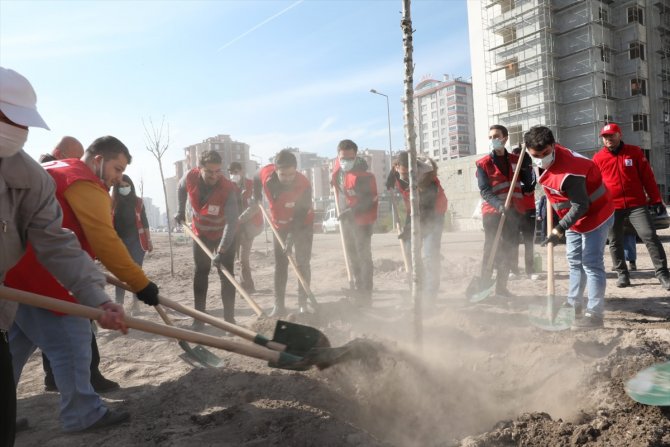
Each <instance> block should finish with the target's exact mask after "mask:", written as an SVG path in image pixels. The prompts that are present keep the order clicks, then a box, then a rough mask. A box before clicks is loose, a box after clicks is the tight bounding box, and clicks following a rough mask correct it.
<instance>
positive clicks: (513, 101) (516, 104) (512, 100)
mask: <svg viewBox="0 0 670 447" xmlns="http://www.w3.org/2000/svg"><path fill="white" fill-rule="evenodd" d="M520 108H521V93H519V92H516V93H512V94H510V95H507V110H509V111H512V110H519V109H520Z"/></svg>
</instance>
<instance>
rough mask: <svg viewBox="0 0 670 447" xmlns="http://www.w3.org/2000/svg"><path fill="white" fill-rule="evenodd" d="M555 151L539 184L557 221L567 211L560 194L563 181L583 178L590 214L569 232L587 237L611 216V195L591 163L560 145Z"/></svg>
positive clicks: (568, 203)
mask: <svg viewBox="0 0 670 447" xmlns="http://www.w3.org/2000/svg"><path fill="white" fill-rule="evenodd" d="M554 151H555V153H556V156H555V159H554V163H553V164H552V165H551V166H549V169H547V170H545V171H544V172H543V173H542V175H541V176H540V178H539V179H538V180H539V182H540V184H541V185H542V187H543V188H544V192H545V194H546V195H547V199H548V200H549V202H550V203H551V206H552V208H553V209H554V210H555V211H556V214H558V217H559V218H563V216H565V215H566V214H567V213H568V211H569V210H570V200H569V199H568V197H567V196H566V195H564V192H563V190H562V186H563V182H564V181H565V178H566V177H567V176H569V175H576V176H579V177H584V178H586V192H587V193H588V195H589V199H590V201H591V203H590V205H589V210H588V211H587V212H586V214H585V215H583V216H582V217H581V218H580V219H579V220H578V221H577V222H576V223H575V224H574V225H573V226H572V227H571V228H570V229H571V230H574V231H576V232H578V233H588V232H589V231H591V230H594V229H596V228H598V227H599V226H600V225H602V223H603V222H605V221H606V220H607V219H609V217H610V216H611V215H612V214H614V205H613V204H612V198H611V196H610V193H609V191H608V190H607V187H606V186H605V183H603V180H602V177H601V175H600V170H599V169H598V167H597V166H596V164H595V163H593V161H591V160H589V159H588V158H586V157H584V156H582V155H579V154H578V153H576V152H573V151H571V150H570V149H567V148H565V147H563V146H561V145H559V144H556V145H555V149H554Z"/></svg>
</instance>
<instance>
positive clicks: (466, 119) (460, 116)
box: [456, 115, 468, 124]
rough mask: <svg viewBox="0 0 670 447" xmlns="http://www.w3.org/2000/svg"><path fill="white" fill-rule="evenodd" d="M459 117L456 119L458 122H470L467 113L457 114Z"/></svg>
mask: <svg viewBox="0 0 670 447" xmlns="http://www.w3.org/2000/svg"><path fill="white" fill-rule="evenodd" d="M457 116H458V119H457V120H456V122H457V123H461V124H468V116H467V115H457Z"/></svg>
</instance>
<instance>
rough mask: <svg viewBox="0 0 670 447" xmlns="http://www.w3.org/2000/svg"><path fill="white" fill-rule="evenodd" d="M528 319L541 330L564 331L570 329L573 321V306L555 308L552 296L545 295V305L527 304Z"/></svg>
mask: <svg viewBox="0 0 670 447" xmlns="http://www.w3.org/2000/svg"><path fill="white" fill-rule="evenodd" d="M528 319H529V321H530V323H531V324H532V325H533V326H535V327H538V328H540V329H542V330H545V331H564V330H566V329H570V328H571V327H572V323H574V322H575V308H574V307H563V306H561V307H559V308H556V307H555V306H554V299H553V297H547V305H546V306H539V305H531V306H528Z"/></svg>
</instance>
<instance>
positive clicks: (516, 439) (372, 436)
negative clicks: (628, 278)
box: [16, 230, 670, 447]
mask: <svg viewBox="0 0 670 447" xmlns="http://www.w3.org/2000/svg"><path fill="white" fill-rule="evenodd" d="M668 234H670V233H669V232H668V231H667V230H665V231H663V232H662V235H663V236H664V239H667V237H668ZM154 240H155V244H156V246H157V249H156V251H155V252H154V253H152V254H150V255H149V256H148V257H147V259H146V260H145V270H146V271H147V272H148V274H149V276H150V277H151V278H152V279H154V280H155V281H156V282H157V283H158V284H159V285H160V286H161V288H162V293H163V295H165V296H166V297H169V298H171V299H173V300H177V301H179V302H181V303H182V304H185V305H192V285H191V275H192V269H193V260H192V255H191V246H190V243H189V241H187V240H186V239H185V237H184V236H183V235H178V236H177V238H176V246H175V266H174V269H175V274H174V276H171V275H170V260H169V251H168V244H167V235H166V234H164V233H159V234H156V235H154ZM482 241H483V234H482V233H481V232H480V231H476V232H461V233H446V234H445V235H444V238H443V246H442V254H443V257H444V260H443V263H442V286H441V292H440V295H439V296H438V299H437V307H436V309H433V310H430V311H429V312H427V315H426V316H425V317H424V318H423V320H422V322H423V343H422V344H421V346H417V345H416V344H414V340H415V332H414V318H413V314H412V306H411V302H410V301H411V300H410V293H409V292H408V284H407V281H406V279H405V274H404V273H403V271H402V264H401V262H400V251H399V247H398V243H397V240H396V238H395V236H394V235H393V234H375V235H374V237H373V256H374V260H375V292H374V304H373V307H372V308H367V309H359V308H357V307H355V306H353V305H351V304H350V303H349V302H348V301H347V300H346V299H345V294H344V292H343V288H346V287H347V286H348V283H347V277H346V271H345V269H344V264H343V261H342V256H341V251H340V245H339V236H338V235H337V234H328V235H323V234H317V235H315V240H314V255H313V259H312V269H313V270H312V272H313V273H312V275H313V276H312V285H313V291H314V294H315V296H316V298H317V299H318V300H319V302H320V303H322V312H321V314H320V316H319V317H318V318H317V317H313V316H312V317H299V318H298V321H299V322H303V323H305V324H309V325H314V326H316V327H318V328H319V329H321V330H322V331H323V332H324V333H325V334H326V335H327V336H328V337H329V339H330V341H331V344H332V345H333V346H340V345H343V344H345V343H347V342H348V341H350V340H352V339H354V338H359V337H363V338H365V339H367V340H370V341H371V342H373V343H374V344H373V346H375V347H376V349H375V350H374V351H372V352H369V353H368V354H367V355H366V356H365V357H363V358H362V359H359V360H351V361H348V362H345V363H341V364H338V365H335V366H333V367H331V368H328V369H325V370H322V371H319V370H317V369H316V368H314V369H312V370H310V371H307V372H294V371H286V370H282V369H277V368H271V367H269V366H268V365H267V364H266V363H264V362H262V361H259V360H255V359H251V358H247V357H243V356H240V355H237V354H231V353H227V352H224V351H218V350H215V349H212V352H215V353H216V354H217V355H219V356H220V357H221V358H222V359H223V360H224V366H223V367H221V368H202V367H197V366H194V365H191V364H189V363H187V362H186V361H184V359H183V358H182V356H183V351H182V350H181V349H180V348H179V346H178V345H177V343H175V342H174V341H173V340H169V339H166V338H162V337H158V336H154V335H150V334H145V333H141V332H137V331H131V332H130V333H129V334H128V335H127V336H121V335H119V334H118V333H113V332H110V331H105V330H100V331H99V333H98V342H99V345H100V351H101V355H102V365H101V370H102V371H103V372H104V374H105V375H106V376H107V377H109V378H111V379H113V380H116V381H118V382H120V383H121V385H122V389H121V390H118V391H114V392H111V393H107V394H106V395H104V399H105V401H106V402H107V403H108V405H109V406H110V407H112V408H116V407H122V408H124V409H126V410H128V411H130V412H131V414H132V420H131V422H130V423H128V424H125V425H121V426H118V427H114V428H111V429H108V430H101V431H98V432H94V433H85V434H64V433H61V432H60V430H59V424H58V400H59V395H58V394H57V393H45V392H44V386H43V373H42V367H41V359H40V357H39V356H38V355H34V356H33V357H32V358H31V360H30V362H29V363H28V364H27V366H26V368H25V369H24V371H23V376H22V377H21V381H20V383H19V386H18V395H19V403H18V407H19V414H20V416H25V417H28V418H29V419H30V424H31V428H30V429H29V430H28V431H26V432H22V433H19V434H18V437H17V443H16V444H17V445H18V446H36V445H40V446H44V447H46V446H79V445H81V446H91V445H96V446H114V447H117V446H134V445H137V446H139V445H142V446H151V445H160V446H186V445H188V446H191V445H197V446H206V445H222V446H261V445H263V446H265V445H282V446H288V445H291V446H293V445H296V446H312V445H314V446H316V445H318V446H375V445H383V446H457V445H460V446H482V447H483V446H508V445H509V446H515V445H523V446H538V447H539V446H571V445H593V446H595V445H598V446H661V445H670V420H669V416H670V411H669V410H668V409H662V408H657V407H646V406H643V405H640V404H636V403H634V402H633V401H631V400H630V399H629V398H628V397H627V396H626V395H625V393H624V391H623V383H624V382H625V380H627V379H628V378H630V377H631V376H632V375H634V374H635V372H637V371H638V370H640V369H642V368H644V367H646V366H648V365H650V364H652V363H655V362H658V361H662V360H665V359H666V358H667V353H668V352H670V349H669V348H670V333H669V332H668V327H670V323H668V316H669V315H670V299H669V298H670V293H668V292H666V291H664V290H662V289H661V288H660V286H659V284H658V282H657V281H656V279H655V278H654V275H653V270H652V269H651V263H650V261H649V257H648V254H647V253H646V249H645V247H644V246H643V245H638V257H639V258H638V267H639V269H640V270H639V271H637V272H634V273H632V282H633V286H632V287H630V288H627V289H617V288H616V287H615V286H614V282H615V276H614V274H613V273H610V274H609V280H608V290H607V304H606V307H607V314H606V319H605V328H604V329H600V330H594V331H588V332H571V331H564V332H545V331H542V330H539V329H537V328H534V327H533V326H532V325H530V324H529V322H528V306H529V305H530V304H538V305H543V304H544V303H545V296H546V282H545V275H542V276H541V278H540V279H539V280H537V281H531V280H529V279H526V278H525V277H524V278H523V279H517V280H511V281H510V283H509V285H510V289H511V290H512V291H513V292H514V293H515V294H516V295H517V297H515V298H512V299H508V300H501V299H492V300H488V301H485V302H483V303H482V304H478V305H471V304H469V303H468V302H467V301H466V299H465V289H466V287H467V285H468V283H469V282H470V279H471V278H472V276H473V275H474V274H475V272H477V270H478V269H479V265H480V256H481V249H482V244H483V242H482ZM666 248H667V243H666ZM536 249H538V250H539V249H540V248H539V246H537V247H536ZM521 253H523V248H521ZM543 257H544V258H545V266H546V256H545V254H544V253H543ZM555 259H556V269H557V296H558V297H561V296H564V295H565V291H566V287H567V269H566V262H565V251H564V246H559V247H558V248H557V249H556V255H555ZM521 264H522V262H521ZM606 265H607V268H608V270H609V268H610V266H611V262H610V259H609V255H607V257H606ZM252 267H253V269H254V271H255V280H256V287H257V288H258V289H261V290H265V293H257V294H255V295H254V299H255V300H256V301H257V302H258V303H259V305H260V306H261V307H262V308H264V309H266V311H269V309H270V308H271V306H272V301H273V295H272V292H271V288H272V272H273V256H272V252H271V245H270V244H266V238H265V237H264V236H263V235H261V236H259V237H258V238H257V239H256V241H255V245H254V251H253V253H252ZM110 293H112V290H111V288H110ZM296 296H297V295H296V280H295V276H293V275H292V274H291V275H290V276H289V287H288V293H287V305H288V306H289V307H292V308H295V306H296V304H297V303H296ZM559 299H560V298H559ZM126 302H127V305H126V308H127V310H130V300H129V297H127V298H126ZM208 311H209V312H211V314H212V315H214V316H219V317H220V316H222V309H221V301H220V299H219V298H218V278H217V276H216V274H214V273H212V275H211V276H210V292H209V297H208ZM170 314H171V315H172V317H173V318H174V319H175V322H176V324H177V325H178V326H180V327H184V328H188V327H190V325H191V322H192V320H191V319H190V318H187V317H183V316H180V315H178V314H176V313H174V312H171V311H170ZM236 315H237V321H238V323H239V324H240V325H243V326H246V327H249V328H257V329H255V330H263V331H264V332H265V333H266V335H268V336H271V335H272V330H273V325H272V324H271V323H268V322H266V321H263V320H258V319H257V317H256V315H255V314H254V313H253V312H252V311H251V309H250V307H249V306H248V305H247V304H246V303H245V302H244V301H243V300H242V299H241V298H240V297H239V296H238V299H237V311H236ZM135 316H138V317H140V318H144V319H148V320H152V321H160V320H159V317H158V315H157V314H156V313H155V312H154V311H153V310H152V309H150V308H148V307H146V306H144V305H142V309H141V311H140V313H139V314H135ZM206 332H207V333H209V334H211V335H216V336H221V337H225V338H226V339H227V340H231V339H232V338H231V337H230V336H228V335H226V334H224V333H223V332H222V331H220V330H218V329H216V328H211V327H209V328H208V329H207V330H206Z"/></svg>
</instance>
